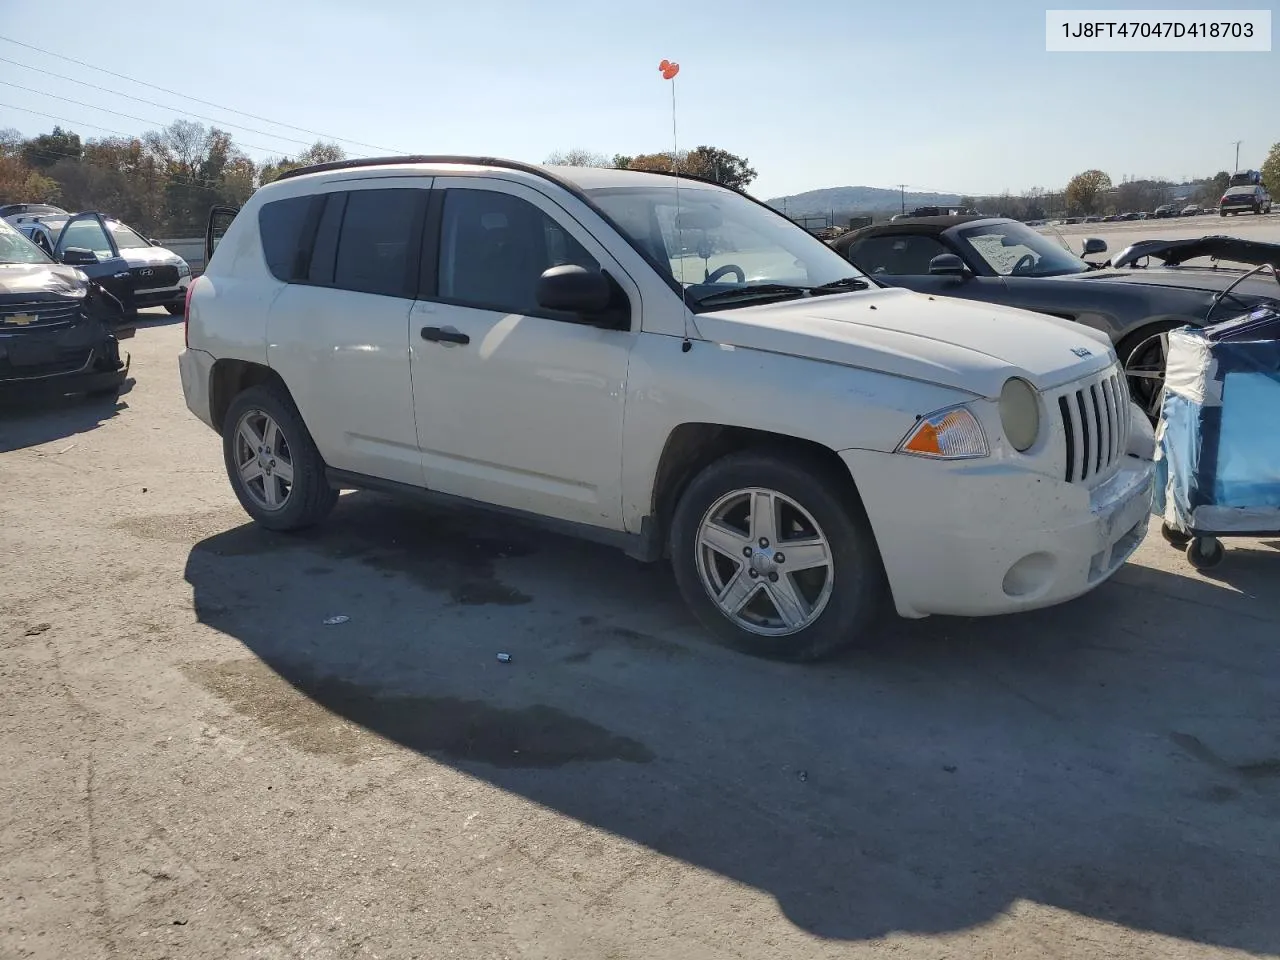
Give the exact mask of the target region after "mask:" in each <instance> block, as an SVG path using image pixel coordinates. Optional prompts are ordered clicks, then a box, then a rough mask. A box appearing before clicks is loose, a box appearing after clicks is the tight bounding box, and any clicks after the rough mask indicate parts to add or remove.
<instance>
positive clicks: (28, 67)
mask: <svg viewBox="0 0 1280 960" xmlns="http://www.w3.org/2000/svg"><path fill="white" fill-rule="evenodd" d="M0 63H11V64H13V65H14V66H15V67H22V69H24V70H34V71H35V72H37V73H43V74H46V75H48V76H50V77H56V78H57V79H59V80H66V81H69V82H70V83H78V84H80V85H81V86H82V87H88V88H89V89H90V90H98V91H100V92H101V93H109V94H111V95H113V96H117V97H125V98H127V99H129V100H137V101H138V102H139V103H145V104H147V105H149V106H152V107H159V108H160V109H162V110H172V111H174V112H175V113H177V114H179V115H180V116H186V117H195V118H196V119H198V120H208V121H209V122H210V123H217V124H221V125H222V126H224V127H235V128H236V129H237V130H247V131H249V132H250V133H256V134H261V135H262V136H264V137H274V138H275V139H277V140H288V141H289V142H290V143H300V144H302V146H304V147H309V146H311V144H310V143H308V142H307V141H306V140H298V139H296V138H295V137H286V136H282V135H280V134H278V133H271V132H270V131H267V130H255V129H254V128H253V127H246V126H243V125H241V124H238V123H228V122H227V121H225V120H219V119H217V118H216V117H206V116H205V115H203V114H200V113H191V112H190V111H184V110H179V109H178V108H176V107H171V106H169V105H168V104H164V103H157V102H156V101H155V100H148V99H147V98H146V97H135V96H134V95H133V94H131V93H125V92H123V91H121V90H112V89H110V88H109V87H102V86H99V85H98V84H96V83H89V82H88V81H87V80H77V79H76V78H75V77H67V76H63V75H62V74H60V73H54V72H53V71H52V70H44V69H42V68H40V67H34V66H32V65H31V64H28V63H20V62H18V61H17V60H10V59H9V58H8V57H0ZM0 83H8V81H0ZM9 85H10V86H17V84H12V83H11V84H9ZM20 89H24V90H25V89H27V88H26V87H22V88H20ZM36 92H37V93H41V92H43V91H36ZM46 96H53V94H46ZM108 112H110V111H108Z"/></svg>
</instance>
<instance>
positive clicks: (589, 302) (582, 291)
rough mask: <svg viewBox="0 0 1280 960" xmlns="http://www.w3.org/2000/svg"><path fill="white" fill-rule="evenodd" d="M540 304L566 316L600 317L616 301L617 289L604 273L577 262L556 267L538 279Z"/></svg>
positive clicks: (537, 292) (537, 294) (537, 293)
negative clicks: (614, 292) (584, 315)
mask: <svg viewBox="0 0 1280 960" xmlns="http://www.w3.org/2000/svg"><path fill="white" fill-rule="evenodd" d="M536 296H537V298H538V305H539V306H541V307H545V308H546V309H547V310H558V311H562V312H564V313H578V314H588V315H590V314H599V313H603V312H604V311H605V310H607V309H609V306H610V304H612V302H613V288H612V286H610V284H609V278H608V277H607V276H605V274H604V272H603V271H600V270H588V269H587V268H586V267H580V266H578V265H577V264H576V263H566V264H562V265H561V266H558V267H552V268H550V269H549V270H547V271H545V272H544V273H543V274H542V276H540V277H539V278H538V285H537V290H536Z"/></svg>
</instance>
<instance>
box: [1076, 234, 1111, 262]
mask: <svg viewBox="0 0 1280 960" xmlns="http://www.w3.org/2000/svg"><path fill="white" fill-rule="evenodd" d="M1106 252H1107V241H1105V240H1101V239H1099V238H1098V237H1089V238H1088V239H1087V240H1085V242H1084V251H1083V252H1082V253H1081V254H1080V255H1081V256H1082V257H1087V256H1089V255H1090V254H1093V253H1106Z"/></svg>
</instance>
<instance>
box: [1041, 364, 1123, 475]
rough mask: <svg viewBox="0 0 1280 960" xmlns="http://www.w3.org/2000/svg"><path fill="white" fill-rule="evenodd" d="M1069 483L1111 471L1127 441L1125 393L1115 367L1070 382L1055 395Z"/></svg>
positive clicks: (1065, 473)
mask: <svg viewBox="0 0 1280 960" xmlns="http://www.w3.org/2000/svg"><path fill="white" fill-rule="evenodd" d="M1057 402H1058V414H1059V416H1060V417H1061V421H1062V432H1063V443H1064V446H1065V448H1066V449H1065V450H1064V453H1065V469H1064V471H1063V472H1064V477H1065V479H1066V481H1067V482H1068V483H1086V482H1092V481H1093V480H1094V478H1096V477H1100V476H1102V475H1104V474H1108V473H1110V472H1111V468H1112V467H1113V466H1115V464H1116V462H1117V461H1118V460H1119V459H1120V458H1121V457H1122V456H1123V455H1124V452H1125V450H1127V449H1128V444H1129V411H1128V402H1129V400H1128V395H1127V392H1126V390H1125V385H1124V382H1123V380H1122V377H1121V375H1118V374H1117V373H1115V371H1114V368H1113V369H1112V370H1108V371H1107V372H1106V373H1105V374H1103V375H1101V376H1094V377H1090V378H1089V379H1088V380H1086V381H1084V382H1080V383H1073V384H1071V385H1070V386H1069V387H1067V388H1066V389H1065V390H1062V391H1061V392H1060V393H1059V394H1058V396H1057Z"/></svg>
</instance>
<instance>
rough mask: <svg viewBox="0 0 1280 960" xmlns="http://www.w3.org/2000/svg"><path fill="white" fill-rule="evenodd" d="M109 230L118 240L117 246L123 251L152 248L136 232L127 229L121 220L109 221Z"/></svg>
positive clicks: (130, 228)
mask: <svg viewBox="0 0 1280 960" xmlns="http://www.w3.org/2000/svg"><path fill="white" fill-rule="evenodd" d="M107 228H108V229H109V230H110V231H111V235H112V236H113V237H115V238H116V246H117V247H119V248H120V249H121V250H136V249H138V248H139V247H149V246H151V244H150V243H148V242H147V241H146V240H145V239H143V237H142V236H141V235H140V234H139V233H138V232H137V231H136V230H134V229H133V228H132V227H126V226H125V225H124V224H123V223H121V222H120V221H119V220H108V221H107Z"/></svg>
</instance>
